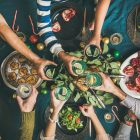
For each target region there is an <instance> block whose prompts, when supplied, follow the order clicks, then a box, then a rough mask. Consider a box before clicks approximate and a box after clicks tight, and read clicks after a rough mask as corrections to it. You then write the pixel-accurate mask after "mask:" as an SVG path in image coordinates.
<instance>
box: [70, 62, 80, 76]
mask: <svg viewBox="0 0 140 140" xmlns="http://www.w3.org/2000/svg"><path fill="white" fill-rule="evenodd" d="M68 71H69V73H71V74H72V75H73V76H75V77H76V76H78V75H76V74H75V73H74V72H73V70H72V65H71V64H69V66H68Z"/></svg>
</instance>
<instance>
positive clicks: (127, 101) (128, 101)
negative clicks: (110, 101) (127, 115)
mask: <svg viewBox="0 0 140 140" xmlns="http://www.w3.org/2000/svg"><path fill="white" fill-rule="evenodd" d="M100 75H101V76H102V78H103V84H102V86H99V87H97V88H95V89H96V90H102V91H106V92H110V93H112V94H114V95H115V96H117V97H118V98H119V99H120V100H121V104H123V105H124V106H126V107H127V108H129V109H130V110H132V111H133V112H134V113H135V115H136V116H137V117H138V118H140V109H139V107H140V100H138V99H135V98H133V97H130V96H128V95H126V94H125V93H124V92H123V91H122V90H121V89H120V88H118V87H117V86H116V85H115V84H114V83H113V81H112V80H111V79H110V78H109V77H108V76H106V75H105V74H103V73H100Z"/></svg>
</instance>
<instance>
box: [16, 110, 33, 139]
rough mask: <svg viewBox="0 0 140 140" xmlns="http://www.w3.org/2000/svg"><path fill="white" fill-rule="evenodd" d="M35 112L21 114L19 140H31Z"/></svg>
mask: <svg viewBox="0 0 140 140" xmlns="http://www.w3.org/2000/svg"><path fill="white" fill-rule="evenodd" d="M34 121H35V112H34V111H33V112H29V113H22V116H21V126H20V129H19V140H32V136H33V131H34Z"/></svg>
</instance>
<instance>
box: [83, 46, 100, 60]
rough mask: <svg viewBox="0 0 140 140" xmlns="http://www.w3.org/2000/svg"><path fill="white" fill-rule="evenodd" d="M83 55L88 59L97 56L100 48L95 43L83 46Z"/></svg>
mask: <svg viewBox="0 0 140 140" xmlns="http://www.w3.org/2000/svg"><path fill="white" fill-rule="evenodd" d="M85 55H86V56H87V57H88V58H89V59H94V58H97V57H98V56H99V55H100V50H99V49H98V48H97V46H95V45H88V46H86V48H85Z"/></svg>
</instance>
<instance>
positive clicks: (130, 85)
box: [126, 83, 135, 90]
mask: <svg viewBox="0 0 140 140" xmlns="http://www.w3.org/2000/svg"><path fill="white" fill-rule="evenodd" d="M126 86H127V88H128V89H129V90H134V87H135V86H134V85H133V84H132V83H126Z"/></svg>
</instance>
